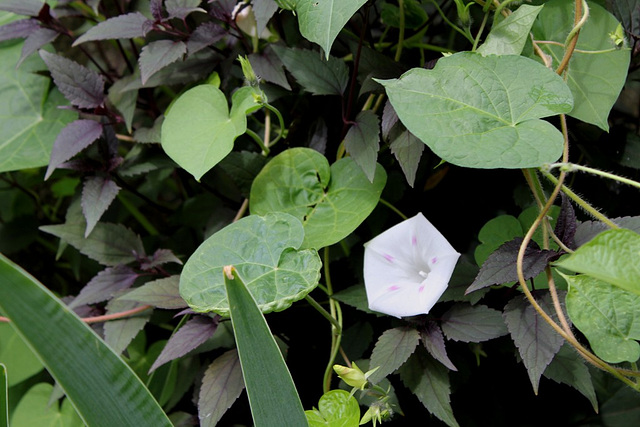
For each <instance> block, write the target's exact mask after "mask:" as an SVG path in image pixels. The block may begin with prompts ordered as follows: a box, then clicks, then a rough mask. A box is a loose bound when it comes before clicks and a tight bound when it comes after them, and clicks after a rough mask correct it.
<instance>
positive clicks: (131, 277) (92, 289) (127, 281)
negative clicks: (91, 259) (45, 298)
mask: <svg viewBox="0 0 640 427" xmlns="http://www.w3.org/2000/svg"><path fill="white" fill-rule="evenodd" d="M137 278H138V273H136V272H135V271H134V270H133V269H132V268H130V267H127V266H124V265H117V266H115V267H108V268H106V269H104V270H102V271H101V272H100V273H98V274H97V275H96V276H95V277H94V278H93V279H91V281H89V283H87V285H86V286H85V287H84V288H82V290H81V291H80V293H79V294H78V296H77V297H76V298H75V299H74V300H73V302H72V303H71V304H69V307H71V308H74V307H78V306H80V305H85V304H93V303H96V302H100V301H105V300H107V299H109V298H111V297H112V296H113V295H114V294H115V293H116V292H118V291H121V290H123V289H127V288H130V287H131V285H133V283H134V282H135V281H136V279H137Z"/></svg>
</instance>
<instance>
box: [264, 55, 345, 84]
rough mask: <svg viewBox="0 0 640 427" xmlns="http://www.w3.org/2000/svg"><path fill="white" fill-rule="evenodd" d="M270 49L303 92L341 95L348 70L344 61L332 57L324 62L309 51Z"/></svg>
mask: <svg viewBox="0 0 640 427" xmlns="http://www.w3.org/2000/svg"><path fill="white" fill-rule="evenodd" d="M271 48H272V49H273V51H274V52H275V53H276V55H278V58H280V61H282V63H283V64H284V66H285V67H286V68H287V70H289V72H291V74H293V77H295V79H296V81H297V82H298V83H299V84H300V86H302V87H303V88H304V90H306V91H308V92H311V93H312V94H314V95H342V93H343V92H344V90H345V88H346V87H347V83H348V82H349V68H347V66H346V65H345V63H344V61H342V60H340V59H337V58H334V57H333V56H328V57H327V59H326V60H325V59H323V58H322V57H321V56H320V54H319V53H318V52H314V51H311V50H304V49H287V48H284V47H281V46H278V45H272V46H271ZM285 81H286V80H285Z"/></svg>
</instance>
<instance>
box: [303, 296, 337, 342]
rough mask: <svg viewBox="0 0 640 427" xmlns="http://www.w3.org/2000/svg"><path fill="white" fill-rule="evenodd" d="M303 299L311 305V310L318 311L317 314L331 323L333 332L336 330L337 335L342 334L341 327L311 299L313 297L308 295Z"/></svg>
mask: <svg viewBox="0 0 640 427" xmlns="http://www.w3.org/2000/svg"><path fill="white" fill-rule="evenodd" d="M304 299H306V300H307V302H308V303H309V304H311V306H312V307H313V308H315V309H316V310H318V312H319V313H320V314H322V316H324V318H325V319H327V320H328V321H329V322H331V325H333V327H334V328H335V330H337V331H338V332H339V333H342V325H340V324H339V323H338V321H337V320H336V319H335V317H333V316H332V315H331V314H330V313H329V312H328V311H327V310H325V309H324V308H323V307H322V305H320V303H319V302H318V301H316V300H315V299H313V297H311V296H310V295H307V296H305V297H304Z"/></svg>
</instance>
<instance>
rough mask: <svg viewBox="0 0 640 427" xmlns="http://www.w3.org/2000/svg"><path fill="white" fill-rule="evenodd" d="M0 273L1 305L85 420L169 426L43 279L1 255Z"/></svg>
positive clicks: (136, 380) (148, 397)
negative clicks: (45, 284) (33, 275)
mask: <svg viewBox="0 0 640 427" xmlns="http://www.w3.org/2000/svg"><path fill="white" fill-rule="evenodd" d="M0 279H1V280H0V283H2V285H1V286H0V310H2V312H3V313H4V314H5V315H6V316H7V317H8V318H9V319H10V320H11V325H12V326H13V327H14V328H15V330H16V331H17V332H18V333H19V334H20V336H21V337H22V338H23V339H24V340H25V341H26V342H27V343H28V344H29V346H30V347H31V349H32V350H33V351H34V352H35V353H36V354H37V355H38V357H39V358H40V359H41V360H42V362H43V364H44V365H45V366H46V367H47V370H48V371H49V373H51V375H52V376H53V377H54V378H55V380H56V382H58V383H59V384H60V385H61V386H62V387H63V389H64V391H65V393H66V395H67V397H68V398H69V399H70V400H72V401H73V406H74V407H75V409H76V411H77V412H78V414H79V415H80V417H81V418H82V420H83V421H84V423H85V424H86V425H96V426H98V425H104V426H124V425H141V426H143V425H153V426H171V422H170V421H169V419H168V418H167V416H166V415H165V413H164V412H163V411H162V409H161V408H160V406H159V405H158V403H157V402H156V401H155V400H154V398H153V396H152V395H151V394H150V393H149V390H148V389H147V388H146V387H145V386H144V384H143V383H142V382H141V381H140V379H139V378H138V377H137V376H136V374H135V373H134V372H133V371H132V370H131V368H130V367H129V366H128V365H127V364H126V363H125V362H124V361H123V360H122V359H120V357H118V355H116V354H115V353H114V352H113V350H111V349H110V348H109V347H108V346H107V345H106V344H105V343H104V342H103V341H102V340H101V339H100V337H98V336H97V335H96V333H95V332H94V331H93V330H92V329H91V328H90V327H89V326H88V325H86V324H85V323H84V322H82V320H80V319H79V318H78V316H76V315H75V314H74V313H73V312H72V311H71V310H70V309H69V308H68V307H66V306H65V305H64V304H63V303H62V301H60V300H59V299H58V298H56V297H55V296H54V295H53V294H52V293H51V292H50V291H49V290H48V289H47V288H46V287H45V286H44V285H42V284H41V283H39V282H38V281H36V280H35V279H34V278H33V277H31V276H30V275H29V274H28V273H26V272H25V271H24V270H22V269H21V268H20V267H18V266H17V265H15V264H14V263H12V262H11V261H10V260H8V259H7V258H6V257H4V256H3V255H0ZM114 408H117V410H114ZM16 425H17V424H16ZM27 425H28V424H27Z"/></svg>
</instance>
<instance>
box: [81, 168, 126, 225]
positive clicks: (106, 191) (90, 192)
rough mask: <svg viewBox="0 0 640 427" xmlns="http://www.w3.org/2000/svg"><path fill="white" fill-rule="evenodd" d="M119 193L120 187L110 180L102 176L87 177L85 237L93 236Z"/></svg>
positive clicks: (84, 205)
mask: <svg viewBox="0 0 640 427" xmlns="http://www.w3.org/2000/svg"><path fill="white" fill-rule="evenodd" d="M119 191H120V187H118V186H117V185H116V183H115V182H113V181H111V180H110V179H106V178H103V177H101V176H90V177H87V179H86V180H85V181H84V186H83V187H82V213H83V215H84V217H85V219H86V220H87V228H86V229H85V232H84V237H87V236H89V234H91V231H93V228H94V227H95V226H96V224H97V223H98V220H99V219H100V217H101V216H102V214H104V213H105V212H106V210H107V209H108V208H109V205H111V202H113V199H115V198H116V195H117V194H118V192H119Z"/></svg>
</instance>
